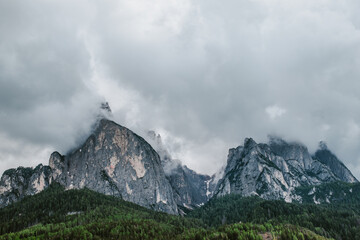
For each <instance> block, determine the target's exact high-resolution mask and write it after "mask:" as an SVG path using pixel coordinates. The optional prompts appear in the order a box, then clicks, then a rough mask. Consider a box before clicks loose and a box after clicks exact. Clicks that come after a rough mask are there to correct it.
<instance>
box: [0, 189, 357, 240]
mask: <svg viewBox="0 0 360 240" xmlns="http://www.w3.org/2000/svg"><path fill="white" fill-rule="evenodd" d="M245 203H247V204H248V205H247V207H248V208H252V207H254V209H253V210H252V212H251V211H250V210H249V209H247V210H246V209H245V208H247V207H246V205H245ZM260 203H261V204H260ZM257 204H259V205H257ZM285 205H286V204H285ZM281 206H282V205H281V204H280V202H277V201H264V202H263V203H262V201H261V200H259V199H252V198H243V199H242V198H240V197H237V198H236V197H234V196H228V197H225V198H219V199H216V200H214V201H211V202H209V203H208V204H205V205H204V206H203V207H202V208H199V209H197V210H194V211H193V212H191V213H190V214H189V215H188V216H187V217H181V216H173V215H169V214H166V213H161V212H156V211H153V210H149V209H146V208H144V207H141V206H138V205H136V204H133V203H129V202H126V201H123V200H121V199H119V198H116V197H112V196H105V195H103V194H100V193H96V192H94V191H91V190H88V189H81V190H67V191H65V190H64V188H63V187H62V186H60V185H59V184H52V185H51V186H50V187H49V188H48V189H47V190H45V191H43V192H41V193H39V194H36V195H34V196H29V197H26V198H24V199H23V200H21V201H20V202H18V203H15V204H12V205H10V206H8V207H5V208H3V209H0V239H263V237H265V236H270V237H273V238H276V239H297V240H299V239H304V240H305V239H306V240H310V239H311V240H317V239H327V238H325V237H333V235H331V234H332V232H331V231H328V230H327V229H326V228H322V227H321V225H316V223H315V222H311V221H309V223H312V225H309V226H305V225H301V224H298V222H292V221H290V218H289V219H286V218H280V217H279V216H282V214H283V211H288V214H290V215H291V214H294V216H297V215H298V214H300V213H301V211H302V210H301V208H300V207H301V206H300V205H296V204H295V205H290V206H292V208H289V209H288V208H287V206H288V205H286V207H283V208H281ZM229 207H231V210H229V209H228V208H229ZM316 207H317V206H315V208H316ZM299 208H300V209H299ZM226 209H228V210H226ZM241 209H243V211H242V210H241ZM268 209H270V210H268ZM277 209H282V210H279V211H280V212H279V213H278V212H276V210H277ZM231 212H232V213H231ZM230 213H231V214H230ZM233 213H237V215H238V216H236V214H233ZM244 214H245V215H246V216H247V217H246V218H244V217H243V215H244ZM251 214H254V216H251ZM307 214H309V213H307ZM239 216H240V217H239ZM269 216H270V217H269ZM326 216H327V215H326ZM334 217H335V214H334ZM343 217H344V219H347V221H349V222H346V223H345V224H346V225H347V226H352V216H350V217H349V216H348V215H346V216H345V215H343ZM274 219H280V220H281V221H280V220H279V221H275V220H274ZM309 219H310V218H309ZM335 219H336V218H335ZM240 221H241V223H240ZM300 222H301V221H299V223H300ZM319 226H320V227H319ZM318 228H319V229H318ZM346 228H347V227H346ZM308 229H310V230H313V231H315V232H316V233H317V234H316V233H314V232H313V231H310V230H308ZM320 230H321V231H323V232H321V231H320ZM319 234H320V235H322V236H324V237H321V236H319ZM351 234H354V233H351ZM334 236H335V235H334ZM344 236H345V235H344ZM353 236H356V235H353ZM335 237H336V236H335ZM343 239H345V238H343ZM353 239H356V238H353Z"/></svg>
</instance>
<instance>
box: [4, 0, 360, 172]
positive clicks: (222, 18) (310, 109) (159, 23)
mask: <svg viewBox="0 0 360 240" xmlns="http://www.w3.org/2000/svg"><path fill="white" fill-rule="evenodd" d="M1 5H2V7H1V8H0V9H1V10H0V11H2V13H1V17H0V18H1V21H0V22H1V23H0V33H1V36H4V38H2V39H1V40H0V63H1V64H0V87H1V89H0V93H1V95H0V98H1V102H0V106H1V113H0V114H1V120H0V121H1V126H2V127H1V129H0V132H1V133H3V134H6V135H7V136H9V137H11V138H14V139H18V141H20V140H21V141H24V142H25V143H28V144H30V143H31V144H38V146H43V145H44V146H45V144H46V146H47V147H48V148H53V149H58V148H61V149H63V151H66V149H67V148H69V147H71V144H73V143H74V142H76V139H77V138H78V136H79V134H80V133H83V135H84V133H85V132H86V130H87V129H88V128H89V126H90V124H88V125H86V124H85V125H86V127H83V128H81V129H78V127H79V126H83V124H82V123H83V122H84V121H85V122H87V121H86V119H89V118H90V117H91V116H92V115H93V112H94V111H95V110H94V106H95V105H96V104H97V103H98V101H100V100H101V99H103V98H106V99H107V100H108V101H109V102H110V105H111V107H112V109H113V111H114V118H115V120H117V121H118V122H119V123H121V124H124V125H126V126H128V127H130V128H132V129H134V130H136V131H137V132H139V133H141V132H142V131H146V130H148V129H154V130H157V131H158V132H160V133H162V135H164V139H165V140H167V141H168V145H169V147H170V148H172V149H173V154H174V155H176V156H175V157H176V158H179V159H181V160H182V161H183V162H184V163H186V164H188V165H190V166H191V167H194V168H195V169H196V170H200V171H203V172H208V173H212V172H214V171H215V170H216V169H218V168H219V167H220V166H221V165H222V164H224V163H225V160H226V155H227V149H228V148H230V147H235V146H237V145H240V144H242V141H243V138H245V137H248V136H251V137H254V138H255V140H257V141H266V136H267V135H268V134H277V135H281V136H283V137H284V138H286V139H289V140H299V141H302V142H304V143H306V144H308V145H309V147H310V149H311V150H312V151H313V150H315V148H316V145H317V142H318V141H319V140H325V141H327V142H328V144H329V147H330V148H331V149H333V150H334V152H335V153H336V154H337V155H339V157H340V158H341V159H342V160H343V161H344V162H345V164H347V165H348V166H349V167H350V168H351V169H352V170H353V171H354V173H355V174H356V175H357V177H360V167H359V166H360V151H359V142H360V99H359V96H358V92H359V90H360V82H359V81H358V79H359V77H360V70H359V68H358V66H359V64H360V31H359V29H360V18H359V17H358V14H357V13H358V11H359V10H360V5H359V3H358V2H357V1H350V0H349V1H342V2H334V1H315V2H314V1H305V0H304V1H291V2H289V1H281V0H272V1H266V2H265V1H226V2H218V1H209V0H207V1H190V0H188V1H178V0H172V1H169V0H167V1H165V0H163V1H162V0H156V1H103V2H101V3H99V4H97V3H96V2H90V1H80V2H77V3H73V2H70V1H58V2H57V1H53V2H45V1H37V2H32V3H31V4H30V3H28V5H24V3H21V4H20V3H16V2H15V1H12V2H9V3H8V2H2V3H1ZM88 99H91V100H88ZM63 115H65V117H64V116H63ZM14 119H15V120H14ZM39 122H41V123H42V124H40V127H39ZM44 122H45V123H46V124H45V125H44V124H43V123H44ZM19 126H21V127H19ZM80 135H81V134H80ZM29 149H35V147H29ZM14 154H15V153H14ZM14 154H13V155H11V154H8V155H7V156H14ZM0 156H1V155H0Z"/></svg>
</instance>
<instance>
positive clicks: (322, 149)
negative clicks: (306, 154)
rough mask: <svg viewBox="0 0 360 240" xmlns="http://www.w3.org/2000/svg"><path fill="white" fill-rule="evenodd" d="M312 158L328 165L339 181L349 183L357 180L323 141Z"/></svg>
mask: <svg viewBox="0 0 360 240" xmlns="http://www.w3.org/2000/svg"><path fill="white" fill-rule="evenodd" d="M314 158H315V159H317V160H319V161H320V162H321V163H322V164H325V165H326V166H328V167H329V168H330V169H331V171H332V172H333V173H334V174H335V175H336V176H337V177H338V178H339V179H340V180H341V181H344V182H349V183H354V182H358V180H357V179H356V178H355V177H354V175H352V173H351V172H350V170H349V169H348V168H347V167H346V166H345V165H344V164H343V163H342V162H341V161H340V160H339V159H338V158H337V157H336V156H335V154H333V153H332V152H331V151H330V150H329V149H328V147H327V146H326V144H325V143H324V142H320V144H319V149H318V150H317V151H316V152H315V155H314Z"/></svg>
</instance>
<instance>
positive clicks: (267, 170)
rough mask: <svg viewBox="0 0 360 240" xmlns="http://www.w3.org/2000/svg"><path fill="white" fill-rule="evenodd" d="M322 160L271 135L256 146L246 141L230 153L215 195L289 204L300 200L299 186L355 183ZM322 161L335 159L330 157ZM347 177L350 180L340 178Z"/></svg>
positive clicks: (296, 143) (248, 139) (303, 148)
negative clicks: (230, 195)
mask: <svg viewBox="0 0 360 240" xmlns="http://www.w3.org/2000/svg"><path fill="white" fill-rule="evenodd" d="M321 151H325V152H329V151H328V150H321ZM319 154H320V152H318V155H319ZM315 156H316V155H315ZM320 158H321V156H316V157H312V156H311V154H310V153H309V151H308V149H307V147H306V146H305V145H304V144H302V143H298V142H286V141H285V140H283V139H281V138H279V137H274V136H271V137H270V138H269V142H268V143H267V144H266V143H260V144H257V143H256V142H255V141H254V140H253V139H251V138H246V139H245V141H244V146H243V147H242V146H239V147H237V148H233V149H230V150H229V154H228V161H227V166H226V168H225V172H224V175H223V177H222V179H220V180H219V183H218V184H217V187H216V189H215V196H218V195H224V194H229V193H236V194H241V195H243V196H251V195H258V196H260V197H262V198H265V199H284V200H285V201H289V202H291V201H293V200H296V201H301V198H300V197H299V196H297V195H296V194H295V191H294V190H295V188H297V187H299V186H312V185H318V184H321V183H328V182H334V181H339V180H343V181H347V182H352V181H353V179H352V178H351V177H349V174H346V173H344V171H343V172H342V173H336V171H335V167H332V166H331V165H330V164H325V161H321V159H320ZM323 158H326V159H327V160H329V159H332V158H330V155H326V156H323ZM319 159H320V160H319ZM336 166H337V167H338V166H339V164H337V165H336ZM344 174H345V175H347V176H348V178H344V177H341V176H344Z"/></svg>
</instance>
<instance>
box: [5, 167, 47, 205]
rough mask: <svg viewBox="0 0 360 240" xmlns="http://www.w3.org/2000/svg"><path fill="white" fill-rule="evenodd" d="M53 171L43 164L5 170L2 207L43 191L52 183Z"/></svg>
mask: <svg viewBox="0 0 360 240" xmlns="http://www.w3.org/2000/svg"><path fill="white" fill-rule="evenodd" d="M51 173H52V171H51V169H50V167H48V166H43V165H42V164H40V165H38V166H37V167H36V168H35V169H33V168H24V167H19V168H17V169H9V170H7V171H5V172H4V174H3V175H2V177H1V180H0V207H2V206H6V205H8V204H11V203H13V202H16V201H18V200H20V199H22V198H24V197H25V196H28V195H34V194H36V193H39V192H41V191H42V190H44V189H45V188H47V187H48V186H49V184H50V183H51Z"/></svg>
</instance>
